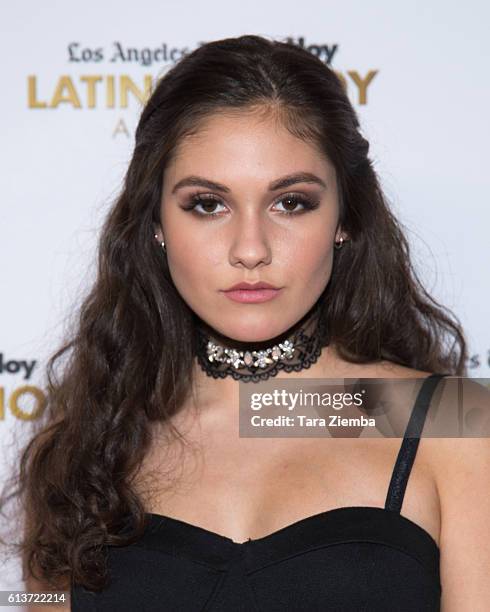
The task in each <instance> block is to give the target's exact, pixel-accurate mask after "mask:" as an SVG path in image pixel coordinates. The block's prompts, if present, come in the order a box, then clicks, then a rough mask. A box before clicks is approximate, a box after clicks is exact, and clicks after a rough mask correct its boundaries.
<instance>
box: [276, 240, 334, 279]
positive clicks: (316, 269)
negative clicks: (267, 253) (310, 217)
mask: <svg viewBox="0 0 490 612" xmlns="http://www.w3.org/2000/svg"><path fill="white" fill-rule="evenodd" d="M330 234H331V232H329V230H328V229H326V230H325V229H323V230H322V231H318V230H315V231H312V232H308V233H307V234H306V233H305V234H304V235H302V236H298V237H295V238H293V239H291V240H289V242H288V244H287V245H284V252H283V255H282V256H281V259H282V261H283V262H284V265H285V267H286V269H287V270H288V272H289V273H290V275H291V276H293V277H294V278H295V279H296V280H297V281H300V282H301V283H302V284H303V285H308V289H309V290H318V289H319V288H320V285H325V283H326V281H328V279H329V278H330V274H331V271H332V263H333V243H332V241H333V234H332V236H331V235H330ZM306 236H307V239H306Z"/></svg>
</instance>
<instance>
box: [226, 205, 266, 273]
mask: <svg viewBox="0 0 490 612" xmlns="http://www.w3.org/2000/svg"><path fill="white" fill-rule="evenodd" d="M267 230H268V228H267V220H266V219H264V217H262V216H261V215H260V212H259V211H249V214H247V215H245V216H244V217H241V218H237V219H236V224H235V227H234V228H233V230H232V232H233V233H232V238H231V245H230V250H229V261H230V264H231V265H232V266H236V265H242V266H244V267H246V268H255V267H256V266H258V265H260V264H262V265H267V264H269V263H270V262H271V259H272V250H271V245H270V236H269V235H268V231H267Z"/></svg>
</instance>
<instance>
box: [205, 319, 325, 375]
mask: <svg viewBox="0 0 490 612" xmlns="http://www.w3.org/2000/svg"><path fill="white" fill-rule="evenodd" d="M197 336H198V342H197V360H198V363H199V365H200V366H201V368H202V369H203V370H204V371H205V372H206V374H207V375H208V376H212V377H213V378H225V376H231V377H232V378H234V379H235V380H241V381H243V382H249V381H252V382H259V381H261V380H267V379H268V378H270V377H272V376H275V375H276V374H277V373H278V372H279V371H280V370H284V371H285V372H299V371H300V370H303V369H305V368H309V367H310V366H311V365H312V364H313V363H316V361H317V360H318V357H319V356H320V354H321V352H322V348H323V347H324V346H327V345H328V343H329V339H328V332H327V326H326V323H325V321H324V317H322V316H321V315H320V310H319V308H316V309H314V310H313V311H312V312H311V313H309V314H307V315H306V316H305V317H303V319H302V320H301V321H300V322H299V323H297V324H296V325H295V326H293V328H292V329H291V330H289V331H288V332H286V333H285V334H283V335H282V336H280V337H278V338H276V339H275V340H271V341H269V342H258V343H250V344H248V343H237V345H240V346H235V347H234V348H233V347H231V348H227V347H225V346H222V345H221V344H219V343H218V342H217V341H215V340H212V339H211V337H210V335H209V333H207V332H206V331H205V329H203V327H202V326H199V325H198V326H197Z"/></svg>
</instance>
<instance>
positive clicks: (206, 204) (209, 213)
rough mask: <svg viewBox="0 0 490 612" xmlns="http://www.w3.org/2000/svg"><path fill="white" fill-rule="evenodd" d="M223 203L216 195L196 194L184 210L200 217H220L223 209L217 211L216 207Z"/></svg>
mask: <svg viewBox="0 0 490 612" xmlns="http://www.w3.org/2000/svg"><path fill="white" fill-rule="evenodd" d="M221 204H222V202H220V201H219V200H217V199H216V198H214V197H206V196H201V195H195V196H192V197H191V198H190V200H189V204H188V205H187V206H184V210H188V211H190V212H192V213H193V214H195V215H197V216H198V217H218V216H219V215H220V212H221V211H218V212H216V207H217V206H219V205H221ZM198 207H200V209H199V208H198ZM201 211H203V212H201Z"/></svg>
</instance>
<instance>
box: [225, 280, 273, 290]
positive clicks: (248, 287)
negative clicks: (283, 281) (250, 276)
mask: <svg viewBox="0 0 490 612" xmlns="http://www.w3.org/2000/svg"><path fill="white" fill-rule="evenodd" d="M236 289H246V290H247V291H255V290H256V289H279V287H274V285H271V284H269V283H265V282H263V281H259V282H257V283H245V282H243V283H237V284H236V285H233V287H230V288H229V289H225V291H235V290H236Z"/></svg>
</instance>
